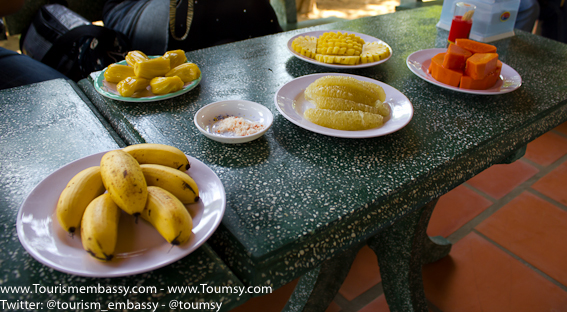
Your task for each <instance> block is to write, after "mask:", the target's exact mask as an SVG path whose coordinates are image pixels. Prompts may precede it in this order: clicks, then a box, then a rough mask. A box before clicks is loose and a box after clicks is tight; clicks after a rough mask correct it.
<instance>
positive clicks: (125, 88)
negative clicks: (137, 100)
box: [116, 77, 150, 97]
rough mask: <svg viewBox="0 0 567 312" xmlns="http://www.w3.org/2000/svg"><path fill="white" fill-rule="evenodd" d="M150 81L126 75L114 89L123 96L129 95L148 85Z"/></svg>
mask: <svg viewBox="0 0 567 312" xmlns="http://www.w3.org/2000/svg"><path fill="white" fill-rule="evenodd" d="M149 84H150V81H149V80H148V79H144V78H140V77H127V78H126V79H124V80H122V81H120V82H119V83H118V84H117V85H116V90H117V91H118V93H119V94H120V96H123V97H131V96H132V95H134V93H136V92H138V91H140V90H144V89H145V88H147V87H148V85H149Z"/></svg>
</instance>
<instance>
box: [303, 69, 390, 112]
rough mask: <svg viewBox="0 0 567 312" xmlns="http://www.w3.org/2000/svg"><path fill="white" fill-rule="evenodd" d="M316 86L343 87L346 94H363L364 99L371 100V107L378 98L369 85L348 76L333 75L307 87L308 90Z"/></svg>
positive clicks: (374, 90)
mask: <svg viewBox="0 0 567 312" xmlns="http://www.w3.org/2000/svg"><path fill="white" fill-rule="evenodd" d="M318 86H322V87H324V86H337V87H344V89H345V90H346V91H347V92H352V93H361V94H364V95H365V96H366V97H369V98H371V99H372V103H371V105H374V102H375V101H376V100H377V99H378V97H379V96H378V92H377V90H376V89H375V88H373V87H371V86H370V85H369V83H366V82H364V81H361V80H358V79H356V78H354V77H350V76H333V75H328V76H323V77H321V78H319V79H317V80H315V81H314V82H313V83H311V84H310V85H309V86H308V88H315V87H318ZM378 87H379V86H378Z"/></svg>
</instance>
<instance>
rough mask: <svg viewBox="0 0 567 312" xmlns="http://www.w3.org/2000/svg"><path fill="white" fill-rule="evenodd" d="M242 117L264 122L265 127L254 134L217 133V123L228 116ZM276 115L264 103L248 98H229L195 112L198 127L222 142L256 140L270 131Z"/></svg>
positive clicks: (202, 131)
mask: <svg viewBox="0 0 567 312" xmlns="http://www.w3.org/2000/svg"><path fill="white" fill-rule="evenodd" d="M230 116H234V117H242V118H243V119H245V120H248V121H251V122H256V123H259V124H262V125H263V126H264V128H263V129H262V130H261V131H258V132H256V133H254V134H250V135H246V136H235V135H232V134H230V133H216V132H215V131H214V129H215V124H216V123H217V122H219V121H220V120H222V119H223V118H226V117H230ZM273 121H274V116H273V115H272V112H270V110H269V109H267V108H266V107H265V106H264V105H261V104H258V103H255V102H251V101H246V100H227V101H220V102H215V103H211V104H208V105H206V106H203V107H202V108H201V109H199V110H198V111H197V113H196V114H195V118H194V122H195V126H197V129H199V131H200V132H201V133H202V134H204V135H205V136H206V137H208V138H209V139H211V140H215V141H218V142H221V143H231V144H236V143H245V142H249V141H252V140H256V139H257V138H259V137H261V136H262V135H264V133H266V131H268V129H269V128H270V126H271V125H272V122H273Z"/></svg>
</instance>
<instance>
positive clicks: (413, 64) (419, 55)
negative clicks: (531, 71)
mask: <svg viewBox="0 0 567 312" xmlns="http://www.w3.org/2000/svg"><path fill="white" fill-rule="evenodd" d="M446 51H447V49H444V48H432V49H424V50H419V51H416V52H414V53H412V54H410V55H409V56H408V57H407V59H406V64H407V66H408V68H409V69H410V70H411V71H412V72H413V73H414V74H415V75H416V76H418V77H419V78H421V79H423V80H425V81H427V82H429V83H431V84H434V85H437V86H439V87H442V88H445V89H449V90H453V91H457V92H461V93H468V94H479V95H499V94H505V93H509V92H512V91H514V90H516V89H518V88H519V87H520V86H521V85H522V77H520V74H518V72H516V71H515V70H514V69H513V68H512V67H510V66H509V65H508V64H505V63H504V62H502V71H501V72H500V80H499V81H498V82H497V83H496V84H495V85H494V86H493V87H492V88H489V89H486V90H471V89H461V88H457V87H453V86H450V85H447V84H444V83H442V82H439V81H437V80H435V78H433V77H432V76H431V74H430V73H429V72H428V70H427V68H429V64H431V58H432V57H434V56H435V55H436V54H438V53H443V52H446Z"/></svg>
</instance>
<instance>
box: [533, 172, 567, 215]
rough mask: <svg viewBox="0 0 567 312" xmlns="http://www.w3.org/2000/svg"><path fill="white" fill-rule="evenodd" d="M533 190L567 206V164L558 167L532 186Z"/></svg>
mask: <svg viewBox="0 0 567 312" xmlns="http://www.w3.org/2000/svg"><path fill="white" fill-rule="evenodd" d="M532 188H533V189H534V190H537V191H539V192H540V193H542V194H544V195H545V196H548V197H550V198H552V199H554V200H556V201H558V202H560V203H562V204H563V205H567V162H565V163H563V164H561V165H559V166H558V167H557V168H555V169H553V171H551V172H549V173H548V174H546V175H545V176H544V177H542V178H541V179H539V180H538V181H537V182H535V183H534V184H533V185H532Z"/></svg>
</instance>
